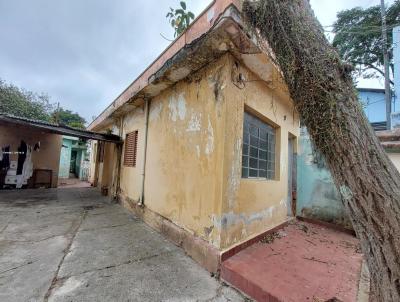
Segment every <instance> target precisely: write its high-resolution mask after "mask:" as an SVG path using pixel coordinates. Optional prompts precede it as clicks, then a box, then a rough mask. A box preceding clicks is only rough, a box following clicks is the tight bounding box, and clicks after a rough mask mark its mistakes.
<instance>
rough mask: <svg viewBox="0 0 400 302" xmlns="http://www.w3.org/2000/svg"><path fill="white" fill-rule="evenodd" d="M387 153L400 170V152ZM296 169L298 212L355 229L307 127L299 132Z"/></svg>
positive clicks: (307, 216)
mask: <svg viewBox="0 0 400 302" xmlns="http://www.w3.org/2000/svg"><path fill="white" fill-rule="evenodd" d="M387 155H388V157H389V158H390V159H391V160H392V162H393V164H394V165H395V167H396V168H397V169H398V170H399V171H400V154H399V153H387ZM297 171H298V172H297V209H296V215H298V216H302V217H306V218H311V219H316V220H322V221H325V222H329V223H333V224H337V225H340V226H342V227H345V228H347V229H353V226H352V224H351V221H350V219H349V218H348V216H347V213H346V209H345V206H344V205H343V203H342V200H341V198H340V194H339V192H338V191H337V189H336V187H335V184H334V182H333V178H332V175H331V173H330V171H329V170H328V168H327V167H326V165H325V162H324V159H323V158H322V157H320V156H319V155H318V152H316V151H314V150H313V147H312V143H311V140H310V137H309V135H308V133H307V130H306V129H305V128H302V130H301V135H300V141H299V153H298V160H297Z"/></svg>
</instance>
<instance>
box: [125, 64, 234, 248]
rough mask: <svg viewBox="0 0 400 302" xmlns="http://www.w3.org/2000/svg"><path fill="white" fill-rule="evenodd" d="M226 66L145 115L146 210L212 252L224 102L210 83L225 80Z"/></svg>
mask: <svg viewBox="0 0 400 302" xmlns="http://www.w3.org/2000/svg"><path fill="white" fill-rule="evenodd" d="M227 61H228V57H223V58H222V59H220V60H219V61H217V62H215V63H213V64H210V65H209V66H207V67H205V68H203V69H202V70H200V71H199V72H197V73H196V74H193V75H191V77H190V78H188V79H187V80H185V81H181V82H179V83H177V84H176V85H175V86H173V87H172V88H171V89H167V90H165V91H164V92H163V93H161V94H160V95H158V96H157V97H155V98H154V99H153V100H152V101H151V106H150V113H149V119H150V124H149V134H148V153H147V164H146V182H145V205H146V206H147V207H148V208H149V209H150V210H152V211H154V212H156V213H159V214H161V215H162V216H164V217H166V218H168V219H169V220H171V221H172V222H174V223H175V224H177V225H179V226H180V227H182V228H184V229H186V230H188V231H190V232H191V233H192V234H194V235H195V236H199V237H201V238H203V239H205V240H207V241H208V242H210V243H212V244H213V245H214V246H216V247H219V244H220V234H219V232H218V231H217V230H215V229H214V225H213V221H212V217H213V216H214V215H216V216H218V217H219V216H220V210H221V206H222V205H221V203H222V199H221V196H222V191H221V190H222V168H223V151H224V149H223V145H224V143H223V142H224V139H225V133H224V122H225V106H226V101H225V100H224V99H223V98H216V97H215V95H214V87H215V81H214V78H215V77H223V78H225V79H226V78H227V77H228V69H227V68H226V66H225V65H226V62H227ZM138 120H139V119H138ZM140 123H141V124H143V123H144V121H143V120H142V121H141V122H140ZM140 133H143V131H140V130H139V136H140ZM139 141H140V142H141V139H140V138H139ZM217 142H218V143H217ZM139 145H140V143H139ZM140 148H142V147H140ZM138 162H141V159H139V161H138ZM135 179H138V180H139V179H140V177H138V176H137V177H136V178H135ZM122 182H126V180H125V179H123V180H122ZM139 183H140V182H139ZM137 189H139V187H138V188H137ZM138 191H139V190H135V192H134V193H136V192H138ZM129 196H130V197H131V198H133V199H135V198H137V197H138V196H137V195H135V194H130V195H129Z"/></svg>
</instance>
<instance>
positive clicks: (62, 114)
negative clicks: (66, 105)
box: [52, 108, 86, 129]
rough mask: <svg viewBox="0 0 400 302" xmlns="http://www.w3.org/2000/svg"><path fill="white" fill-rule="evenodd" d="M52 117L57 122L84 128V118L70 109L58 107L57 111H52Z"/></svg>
mask: <svg viewBox="0 0 400 302" xmlns="http://www.w3.org/2000/svg"><path fill="white" fill-rule="evenodd" d="M52 119H53V120H54V121H55V122H58V123H59V124H63V125H67V126H69V127H73V128H78V129H85V123H86V120H85V119H84V118H83V117H81V116H80V115H79V114H78V113H73V112H72V111H71V110H65V109H62V108H60V109H59V110H58V111H57V110H56V111H54V112H53V114H52Z"/></svg>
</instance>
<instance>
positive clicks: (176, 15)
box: [166, 1, 194, 38]
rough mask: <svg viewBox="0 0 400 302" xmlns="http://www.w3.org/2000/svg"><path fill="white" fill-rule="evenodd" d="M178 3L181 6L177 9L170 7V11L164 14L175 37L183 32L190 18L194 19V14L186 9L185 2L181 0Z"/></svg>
mask: <svg viewBox="0 0 400 302" xmlns="http://www.w3.org/2000/svg"><path fill="white" fill-rule="evenodd" d="M180 5H181V7H180V8H177V9H173V8H172V7H170V11H169V12H168V14H167V16H166V18H167V19H168V21H169V22H170V23H171V26H172V27H173V28H174V30H175V33H174V37H175V38H176V37H177V36H179V35H180V34H181V33H183V32H184V31H185V30H186V29H187V28H188V27H189V25H190V22H191V20H193V19H194V14H193V13H192V12H191V11H188V10H186V2H185V1H181V2H180Z"/></svg>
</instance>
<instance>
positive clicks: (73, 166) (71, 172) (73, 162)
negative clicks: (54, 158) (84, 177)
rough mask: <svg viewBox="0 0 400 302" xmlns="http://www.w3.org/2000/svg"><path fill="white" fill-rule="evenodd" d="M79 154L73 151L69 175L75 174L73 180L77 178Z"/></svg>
mask: <svg viewBox="0 0 400 302" xmlns="http://www.w3.org/2000/svg"><path fill="white" fill-rule="evenodd" d="M77 154H78V153H77V152H76V151H75V150H73V151H71V161H70V165H69V173H70V174H73V178H75V177H76V157H77ZM71 176H72V175H71Z"/></svg>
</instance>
